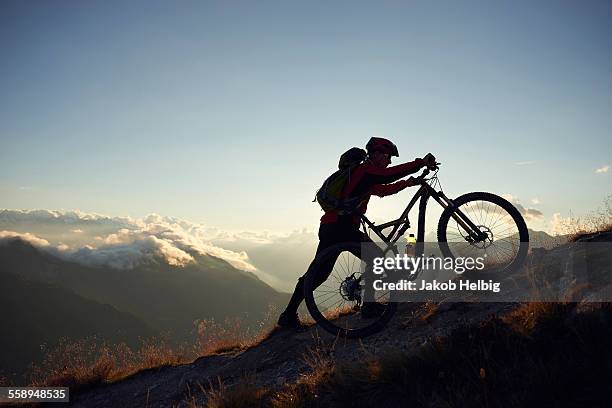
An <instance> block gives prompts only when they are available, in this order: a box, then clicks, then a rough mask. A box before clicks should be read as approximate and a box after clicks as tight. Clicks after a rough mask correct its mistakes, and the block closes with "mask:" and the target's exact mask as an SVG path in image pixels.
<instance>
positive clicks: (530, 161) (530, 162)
mask: <svg viewBox="0 0 612 408" xmlns="http://www.w3.org/2000/svg"><path fill="white" fill-rule="evenodd" d="M514 164H515V165H517V166H529V165H532V164H535V160H527V161H520V162H516V163H514Z"/></svg>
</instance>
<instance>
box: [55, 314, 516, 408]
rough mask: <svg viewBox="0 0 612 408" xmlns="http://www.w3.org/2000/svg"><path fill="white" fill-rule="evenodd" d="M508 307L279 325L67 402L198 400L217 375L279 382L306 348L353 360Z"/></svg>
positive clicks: (301, 368)
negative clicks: (374, 327)
mask: <svg viewBox="0 0 612 408" xmlns="http://www.w3.org/2000/svg"><path fill="white" fill-rule="evenodd" d="M511 307H513V306H512V305H509V304H500V303H484V304H483V303H481V304H464V303H448V304H442V305H440V306H439V307H438V308H437V310H435V312H434V313H433V314H432V316H431V317H430V318H429V319H427V320H423V319H422V316H423V314H424V313H427V309H428V308H427V307H424V305H422V304H403V305H400V308H399V310H398V314H397V315H396V316H395V317H394V318H393V320H392V321H391V322H390V323H389V326H388V327H387V328H386V329H385V330H383V331H382V332H381V333H378V334H376V335H373V336H370V337H368V338H366V339H363V340H361V341H360V340H346V339H336V338H334V337H333V336H331V335H329V334H327V333H325V332H323V331H321V329H320V328H318V327H317V326H311V328H310V329H309V330H308V331H306V332H303V333H294V332H291V331H287V330H279V331H277V332H275V333H273V334H272V335H271V336H270V337H269V338H268V339H266V340H264V341H263V342H262V343H260V344H259V345H257V346H254V347H252V348H250V349H247V350H244V351H240V352H230V353H226V354H220V355H213V356H207V357H201V358H199V359H197V360H196V361H194V362H193V363H191V364H184V365H178V366H171V367H160V368H153V369H148V370H145V371H142V372H140V373H137V374H135V375H133V376H132V377H129V378H127V379H125V380H122V381H119V382H117V383H113V384H108V385H105V386H101V387H96V388H94V389H91V390H87V391H84V392H83V393H80V394H77V395H75V396H73V397H72V398H71V400H72V402H71V404H70V406H73V407H87V408H95V407H109V406H112V407H172V406H179V407H180V406H186V403H185V402H184V401H185V399H186V398H187V397H188V396H190V395H192V396H195V397H196V399H198V400H202V399H203V395H202V391H201V387H202V386H203V387H205V388H210V386H211V384H213V385H217V384H218V383H219V380H220V381H222V382H223V384H225V385H226V386H231V385H233V384H235V383H237V382H239V381H241V380H243V379H244V378H245V377H246V376H249V375H253V378H254V381H255V383H256V384H257V385H263V386H266V387H269V388H275V387H280V386H282V385H284V384H286V383H290V382H295V381H296V380H297V379H298V378H299V376H300V375H302V374H306V373H308V371H309V370H310V366H309V365H308V364H306V362H305V361H304V355H307V354H308V353H309V352H310V350H313V349H319V350H321V349H323V350H326V351H327V352H328V354H329V355H331V356H332V358H333V359H334V360H335V361H337V362H347V361H356V360H359V359H360V358H363V357H364V356H368V355H378V354H381V353H384V352H385V351H391V350H402V351H408V352H409V351H411V350H415V349H416V348H418V347H419V346H421V345H422V344H424V343H425V342H427V341H428V339H430V338H432V337H436V336H440V335H445V334H447V333H448V332H449V331H450V330H452V329H453V328H455V327H457V326H460V325H463V324H466V323H473V322H478V321H481V320H483V319H485V318H487V317H488V316H490V315H492V314H499V313H505V312H506V311H507V310H509V308H511ZM63 406H65V405H63Z"/></svg>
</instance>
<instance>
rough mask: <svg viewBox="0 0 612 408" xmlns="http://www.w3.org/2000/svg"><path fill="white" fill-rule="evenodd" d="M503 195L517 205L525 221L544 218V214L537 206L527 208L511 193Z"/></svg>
mask: <svg viewBox="0 0 612 408" xmlns="http://www.w3.org/2000/svg"><path fill="white" fill-rule="evenodd" d="M502 197H503V198H505V199H506V200H508V201H510V202H511V203H512V205H514V206H515V207H516V209H517V210H519V212H520V213H521V215H522V216H523V218H525V221H533V220H535V219H539V218H542V217H543V216H544V214H543V213H542V211H540V210H537V209H535V208H525V207H524V206H523V205H522V204H521V203H520V202H519V199H518V198H516V197H514V196H513V195H511V194H502Z"/></svg>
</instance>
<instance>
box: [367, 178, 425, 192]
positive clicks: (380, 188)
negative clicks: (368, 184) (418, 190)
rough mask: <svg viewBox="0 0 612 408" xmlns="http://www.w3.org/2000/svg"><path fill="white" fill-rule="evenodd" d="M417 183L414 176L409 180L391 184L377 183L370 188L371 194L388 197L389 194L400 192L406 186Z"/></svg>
mask: <svg viewBox="0 0 612 408" xmlns="http://www.w3.org/2000/svg"><path fill="white" fill-rule="evenodd" d="M416 184H417V183H416V182H415V181H414V178H413V177H410V178H409V179H407V180H400V181H396V182H395V183H391V184H375V185H374V186H372V188H371V189H370V194H373V195H376V196H378V197H386V196H388V195H392V194H396V193H399V192H400V191H402V190H403V189H405V188H406V187H410V186H414V185H416Z"/></svg>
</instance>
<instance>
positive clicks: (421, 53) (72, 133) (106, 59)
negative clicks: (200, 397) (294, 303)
mask: <svg viewBox="0 0 612 408" xmlns="http://www.w3.org/2000/svg"><path fill="white" fill-rule="evenodd" d="M125 3H126V2H113V1H104V2H77V1H73V2H61V1H59V2H10V1H3V2H1V3H0V60H1V63H0V143H1V144H0V147H1V149H0V208H15V209H32V208H48V209H66V210H72V209H79V210H81V211H85V212H97V213H102V214H108V215H118V216H127V215H130V216H135V217H141V216H144V215H146V214H148V213H153V212H154V213H159V214H164V215H170V216H174V217H181V218H185V219H188V220H191V221H194V222H202V223H206V224H211V225H215V226H218V227H221V228H226V229H228V230H271V231H279V232H280V231H290V230H293V229H297V228H302V227H307V228H311V229H312V228H316V226H317V221H318V217H319V216H320V210H319V209H318V207H317V206H316V205H315V204H313V203H311V202H310V201H311V200H312V197H313V195H314V191H315V190H316V188H318V186H319V185H320V183H321V181H322V179H323V178H324V177H325V176H326V175H327V174H328V173H330V172H331V171H333V170H334V167H335V165H336V162H337V158H338V156H339V154H340V153H342V152H343V151H344V150H346V149H347V148H349V147H351V146H360V145H361V146H363V144H365V142H366V141H367V139H368V138H369V137H370V136H373V135H382V136H385V137H388V138H391V139H392V140H394V141H395V142H396V143H397V145H398V147H399V149H400V159H401V160H412V159H413V158H414V157H417V156H423V155H424V154H425V153H427V152H429V151H431V152H433V153H434V154H436V156H437V157H438V158H439V160H440V161H441V162H442V163H443V167H442V170H441V172H440V174H439V175H440V179H441V181H442V183H443V186H444V187H445V191H446V192H447V193H448V194H449V195H451V196H456V195H459V194H461V193H464V192H469V191H479V190H484V191H491V192H494V193H498V194H510V195H512V196H513V197H515V198H516V199H518V200H520V202H521V204H523V205H524V206H525V207H532V208H536V209H538V210H540V211H541V212H542V213H543V214H544V217H543V218H542V219H540V220H535V221H534V223H535V224H534V225H533V226H534V227H537V228H539V229H542V228H545V224H546V223H547V222H548V221H549V220H550V218H551V217H552V215H553V214H554V213H561V214H563V215H567V214H568V213H569V211H572V212H573V213H574V214H582V213H586V212H588V211H590V210H594V209H596V207H597V206H599V205H600V204H601V202H602V200H603V199H604V198H605V197H606V196H607V195H609V194H610V193H612V191H611V188H610V186H611V185H612V184H611V183H610V177H611V176H612V175H611V174H610V172H600V173H596V169H598V168H605V166H606V165H610V164H612V157H611V152H612V142H611V141H610V140H611V138H610V136H611V135H612V103H611V102H612V100H611V95H612V93H611V91H612V41H611V40H612V24H610V21H611V20H612V3H610V2H609V1H607V2H605V1H585V2H574V1H554V2H547V1H540V2H528V1H517V2H501V1H499V2H497V1H493V2H491V1H468V2H425V1H423V2H399V1H393V2H267V1H266V2H234V1H224V2H212V1H206V2H189V1H183V2H179V3H177V2H150V1H148V2H129V4H125ZM330 3H331V4H330ZM408 198H409V194H408V193H402V194H401V195H398V196H393V197H391V198H387V199H385V201H381V200H375V201H374V202H373V204H372V206H371V209H370V210H371V212H372V215H373V216H374V218H376V217H379V218H385V217H390V216H391V215H394V214H396V213H397V212H398V211H399V210H401V208H402V207H403V204H404V203H405V201H407V199H408ZM536 198H537V201H538V202H539V203H537V204H534V203H532V200H533V199H536Z"/></svg>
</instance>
